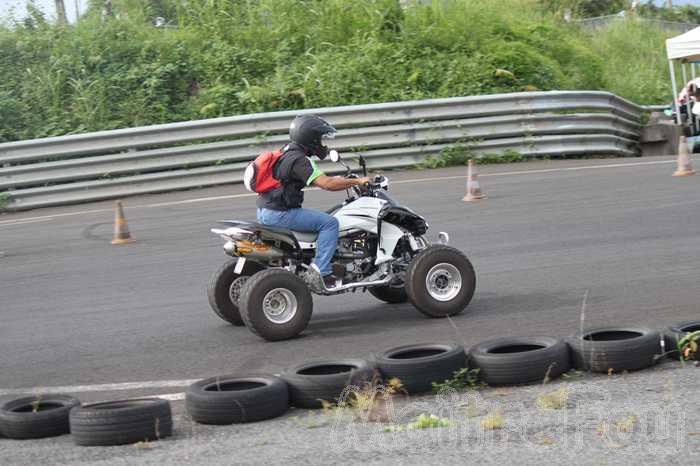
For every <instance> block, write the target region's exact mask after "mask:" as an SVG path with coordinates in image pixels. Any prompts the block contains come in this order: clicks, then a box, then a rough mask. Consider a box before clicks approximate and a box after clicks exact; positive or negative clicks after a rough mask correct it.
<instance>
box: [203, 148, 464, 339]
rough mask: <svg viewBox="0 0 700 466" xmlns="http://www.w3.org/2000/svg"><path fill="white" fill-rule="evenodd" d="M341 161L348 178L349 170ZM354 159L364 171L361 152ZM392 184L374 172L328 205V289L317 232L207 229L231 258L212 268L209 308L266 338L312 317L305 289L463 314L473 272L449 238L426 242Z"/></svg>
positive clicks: (294, 329)
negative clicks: (334, 235)
mask: <svg viewBox="0 0 700 466" xmlns="http://www.w3.org/2000/svg"><path fill="white" fill-rule="evenodd" d="M330 158H331V160H332V161H333V162H340V163H341V164H342V165H343V166H344V167H345V168H346V169H347V173H346V176H348V177H355V176H357V175H354V174H351V171H350V168H349V167H348V166H347V165H345V164H344V163H343V162H342V161H340V157H339V155H338V153H337V152H336V151H331V153H330ZM360 165H361V166H362V169H363V171H364V173H365V176H366V173H367V169H366V165H365V161H364V159H362V157H360ZM388 186H389V181H388V179H387V178H386V177H384V176H377V177H376V178H375V179H374V182H373V183H371V184H369V185H364V186H356V187H353V188H352V189H351V190H348V191H347V195H348V197H347V199H346V200H345V202H343V203H342V204H339V205H337V206H335V207H333V208H332V209H330V210H329V211H328V213H329V214H331V215H333V216H335V217H336V218H337V219H338V222H339V223H340V236H339V239H338V246H337V249H336V252H335V256H334V258H333V262H332V265H333V273H334V276H335V277H337V281H336V284H335V286H334V287H332V288H327V287H326V286H325V285H324V284H323V280H320V275H319V274H318V268H316V266H315V264H313V265H312V264H311V261H312V259H313V257H314V255H315V253H316V238H317V234H316V233H308V232H299V231H291V230H286V229H283V228H275V227H269V226H266V225H262V224H259V223H255V222H247V221H235V220H225V221H220V222H218V223H220V224H223V225H225V226H226V228H224V229H212V230H211V231H212V232H213V233H215V234H217V235H219V236H221V237H222V238H223V239H224V240H226V244H225V245H224V251H226V254H228V255H230V256H233V257H235V259H234V260H231V261H229V262H227V263H225V264H224V265H223V266H222V267H221V268H220V269H219V270H218V271H216V272H215V273H214V275H213V276H212V278H211V281H210V283H209V289H208V297H209V303H210V304H211V307H212V309H214V312H216V314H217V315H218V316H219V317H221V318H222V319H224V320H226V321H228V322H230V323H232V324H233V325H238V326H241V325H246V326H247V327H248V328H249V329H250V330H251V331H252V332H253V333H255V334H257V335H259V336H261V337H262V338H264V339H266V340H270V341H274V340H284V339H288V338H292V337H294V336H296V335H298V334H299V333H301V332H302V331H303V330H304V329H305V328H306V326H307V324H308V322H309V319H310V318H311V312H312V309H313V301H312V299H311V293H312V292H314V293H317V294H321V295H338V294H342V293H346V292H349V291H353V292H355V291H357V290H361V291H369V292H370V293H371V294H372V295H373V296H375V297H376V298H378V299H380V300H382V301H385V302H387V303H402V302H405V301H410V302H411V303H412V304H413V305H414V306H415V307H416V308H417V309H418V310H419V311H420V312H422V313H423V314H425V315H427V316H429V317H445V316H453V315H455V314H458V313H460V312H462V311H463V310H464V309H465V308H466V307H467V305H468V304H469V302H470V301H471V299H472V296H473V295H474V289H475V287H476V276H475V274H474V269H473V267H472V264H471V263H470V262H469V260H468V259H467V258H466V257H465V255H464V254H462V252H461V251H459V250H457V249H455V248H452V247H449V246H447V242H448V240H449V237H448V235H447V234H446V233H442V232H441V233H440V234H439V243H438V244H435V245H432V244H429V243H428V242H427V241H426V239H425V238H424V235H425V233H426V231H427V230H428V224H427V223H426V222H425V220H424V219H423V218H422V217H421V216H419V215H417V214H416V213H414V212H413V211H411V210H410V209H408V208H406V207H402V206H400V205H399V204H397V203H396V202H395V201H394V200H393V199H391V197H389V195H388V194H387V191H388Z"/></svg>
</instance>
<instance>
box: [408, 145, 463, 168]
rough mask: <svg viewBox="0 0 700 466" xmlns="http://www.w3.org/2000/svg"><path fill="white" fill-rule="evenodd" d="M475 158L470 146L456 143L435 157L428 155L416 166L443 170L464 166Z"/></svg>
mask: <svg viewBox="0 0 700 466" xmlns="http://www.w3.org/2000/svg"><path fill="white" fill-rule="evenodd" d="M474 158H476V154H475V153H474V150H473V148H472V147H470V146H466V145H464V144H460V143H457V144H455V145H453V146H450V147H447V148H445V149H443V150H442V151H440V154H438V155H437V156H433V155H429V156H427V157H426V158H425V160H424V161H422V162H421V163H419V164H418V167H419V168H445V167H454V166H458V165H466V164H467V163H469V159H474Z"/></svg>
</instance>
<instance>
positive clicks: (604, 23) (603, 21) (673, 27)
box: [574, 14, 698, 33]
mask: <svg viewBox="0 0 700 466" xmlns="http://www.w3.org/2000/svg"><path fill="white" fill-rule="evenodd" d="M626 20H627V21H638V22H643V23H647V24H654V25H656V26H658V27H659V28H661V29H665V30H667V31H674V32H678V33H684V32H688V31H690V30H692V29H695V28H696V27H698V25H697V24H693V23H682V22H678V21H666V20H663V19H654V18H643V17H640V16H631V15H627V14H624V15H620V14H616V15H607V16H598V17H596V18H585V19H579V20H576V21H574V23H575V24H579V25H581V26H584V27H587V28H591V29H597V28H603V27H608V26H610V25H611V24H612V23H613V22H615V21H626Z"/></svg>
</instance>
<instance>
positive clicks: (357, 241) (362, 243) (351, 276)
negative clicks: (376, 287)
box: [333, 232, 376, 282]
mask: <svg viewBox="0 0 700 466" xmlns="http://www.w3.org/2000/svg"><path fill="white" fill-rule="evenodd" d="M375 249H376V240H373V239H372V238H370V236H369V234H368V233H366V232H360V233H358V234H356V235H352V236H348V237H345V238H341V239H340V241H339V242H338V247H337V249H336V251H335V256H334V257H333V274H334V275H335V276H336V277H343V281H346V282H351V281H358V280H360V279H362V278H363V277H365V276H367V275H369V274H370V273H371V272H372V262H373V261H372V256H373V254H372V251H373V250H375Z"/></svg>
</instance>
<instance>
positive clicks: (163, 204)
mask: <svg viewBox="0 0 700 466" xmlns="http://www.w3.org/2000/svg"><path fill="white" fill-rule="evenodd" d="M253 196H257V194H255V193H244V194H228V195H226V196H214V197H200V198H196V199H185V200H183V201H171V202H159V203H158V204H144V205H136V206H130V207H129V208H130V209H133V208H134V207H146V208H151V207H166V206H170V205H179V204H194V203H195V202H207V201H220V200H224V199H236V198H238V197H253Z"/></svg>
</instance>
